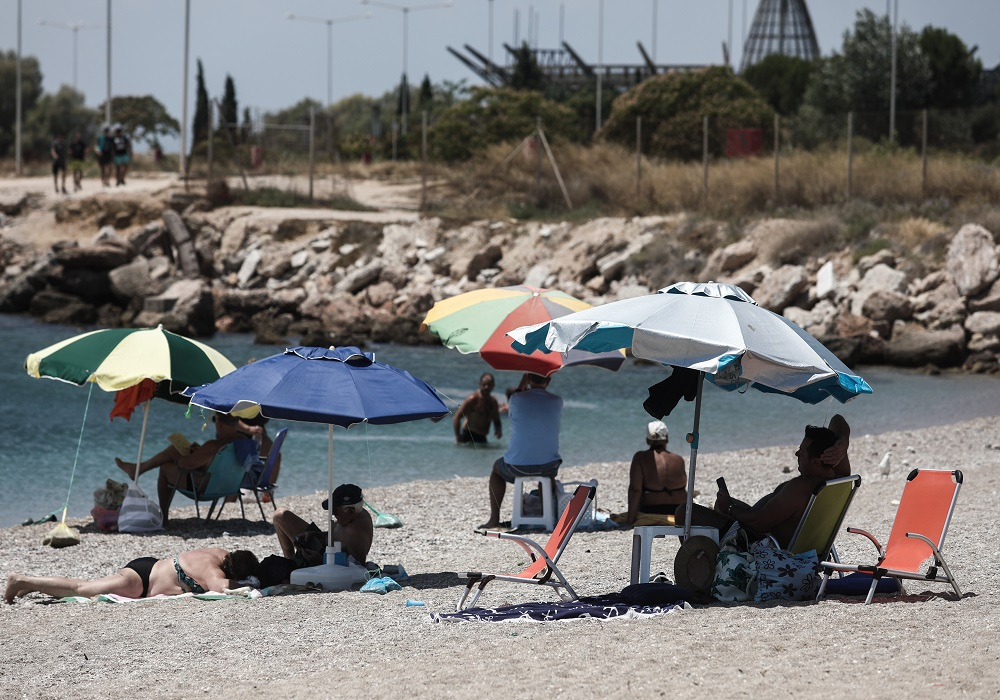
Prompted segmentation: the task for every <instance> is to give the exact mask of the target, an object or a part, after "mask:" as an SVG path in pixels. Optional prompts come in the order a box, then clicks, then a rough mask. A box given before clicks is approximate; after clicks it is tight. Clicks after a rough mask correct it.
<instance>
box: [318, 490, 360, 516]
mask: <svg viewBox="0 0 1000 700" xmlns="http://www.w3.org/2000/svg"><path fill="white" fill-rule="evenodd" d="M328 500H329V499H323V510H329V509H330V504H329V502H328ZM363 500H364V496H363V495H362V494H361V487H360V486H355V485H354V484H341V485H340V486H338V487H337V488H335V489H334V490H333V507H334V508H340V507H341V506H352V505H354V504H355V503H361V501H363Z"/></svg>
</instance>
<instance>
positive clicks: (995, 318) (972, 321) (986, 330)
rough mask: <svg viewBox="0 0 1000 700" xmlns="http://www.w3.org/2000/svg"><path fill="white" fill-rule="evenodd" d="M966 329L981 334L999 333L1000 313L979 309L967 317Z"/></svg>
mask: <svg viewBox="0 0 1000 700" xmlns="http://www.w3.org/2000/svg"><path fill="white" fill-rule="evenodd" d="M965 330H967V331H969V333H974V334H975V333H978V334H980V335H998V334H1000V313H997V312H996V311H977V312H976V313H974V314H971V315H970V316H969V317H968V318H966V319H965Z"/></svg>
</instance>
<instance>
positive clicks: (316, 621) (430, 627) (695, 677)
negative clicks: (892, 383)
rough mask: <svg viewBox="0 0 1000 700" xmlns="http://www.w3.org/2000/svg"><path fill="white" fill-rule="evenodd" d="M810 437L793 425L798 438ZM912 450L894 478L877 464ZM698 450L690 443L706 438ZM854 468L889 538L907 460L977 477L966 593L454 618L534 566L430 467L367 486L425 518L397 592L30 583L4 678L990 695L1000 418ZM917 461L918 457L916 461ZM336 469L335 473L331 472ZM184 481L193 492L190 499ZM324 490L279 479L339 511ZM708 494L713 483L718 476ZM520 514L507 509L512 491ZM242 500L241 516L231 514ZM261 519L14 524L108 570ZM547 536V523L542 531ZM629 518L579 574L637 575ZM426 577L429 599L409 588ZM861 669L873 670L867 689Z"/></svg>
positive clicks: (751, 460)
mask: <svg viewBox="0 0 1000 700" xmlns="http://www.w3.org/2000/svg"><path fill="white" fill-rule="evenodd" d="M792 442H796V443H797V442H798V435H790V437H789V443H790V444H791V443H792ZM889 449H892V450H893V453H894V455H895V468H894V469H893V472H892V474H891V475H890V476H889V477H888V478H883V477H881V476H880V475H879V474H878V473H877V470H876V465H877V464H878V461H879V459H880V458H881V456H882V455H883V454H884V452H885V451H886V450H889ZM793 451H794V447H791V446H789V447H784V448H772V449H755V450H746V451H741V452H731V453H721V454H704V453H703V454H701V455H699V462H698V473H699V479H698V484H699V487H700V488H701V489H702V490H703V491H704V492H706V494H708V493H709V492H711V496H712V497H714V490H713V489H712V488H711V486H710V485H712V484H713V482H714V479H715V478H716V477H717V476H720V475H725V476H726V479H727V482H728V483H729V487H730V490H731V491H732V493H733V494H734V495H735V496H738V497H743V498H745V499H748V498H754V497H757V496H759V495H763V494H764V493H766V492H767V491H769V490H770V489H771V488H773V486H774V485H775V484H776V483H778V482H779V481H781V480H782V479H783V478H787V477H785V476H784V475H783V474H782V473H781V469H782V467H784V466H786V465H788V466H794V461H793V458H792V452H793ZM686 456H687V455H686V453H685V457H686ZM852 456H853V457H852V458H853V462H854V464H855V471H857V472H858V473H860V474H862V476H863V479H864V481H863V484H862V488H861V490H860V491H859V493H858V496H857V498H856V499H855V501H854V505H853V506H852V509H851V513H850V514H849V515H848V524H850V525H853V526H857V527H862V528H864V529H867V530H870V531H871V532H873V533H875V534H876V535H880V536H882V537H883V539H884V537H885V536H886V535H887V534H888V531H889V527H890V525H891V522H892V518H893V516H894V515H895V507H896V502H897V501H898V498H899V496H900V494H901V492H902V488H903V483H904V479H905V474H906V472H907V471H908V470H909V469H910V468H913V467H926V468H941V469H953V468H960V469H961V470H962V471H963V472H964V474H965V486H964V488H963V490H962V492H961V495H960V496H959V501H958V508H957V511H956V515H955V518H954V520H953V522H952V527H951V530H950V532H949V536H948V540H947V544H946V547H945V554H946V555H947V557H948V560H949V563H950V564H951V567H952V570H953V571H954V573H955V575H956V576H957V577H958V580H959V584H960V586H961V587H962V591H963V594H964V595H963V597H962V599H961V600H955V599H954V595H953V594H951V593H950V589H949V588H948V587H947V586H943V585H938V584H933V585H930V586H925V585H922V584H921V583H919V582H913V583H911V584H910V585H909V592H910V595H908V596H905V597H902V598H896V599H892V600H890V599H888V598H876V601H875V604H874V605H871V606H868V607H865V606H863V605H861V602H862V601H860V600H855V599H847V598H831V599H829V600H827V601H824V602H822V603H820V604H813V603H794V604H784V605H778V604H767V605H754V604H744V605H713V606H709V607H695V608H694V609H692V610H686V611H681V612H674V613H670V614H668V615H665V616H662V617H659V618H654V619H648V620H619V621H611V622H598V621H593V620H579V621H568V622H553V623H514V624H479V623H465V624H435V623H431V622H430V621H429V616H428V614H427V611H428V610H431V611H435V610H436V611H442V612H443V611H450V610H452V609H453V607H454V604H455V601H456V600H457V598H458V596H459V593H460V580H459V579H458V578H457V576H456V575H455V573H454V572H455V571H460V570H468V569H485V570H490V569H494V570H515V569H514V567H515V566H519V565H520V563H523V561H524V557H523V556H519V552H520V549H519V548H517V547H516V546H514V545H512V544H511V543H508V542H498V541H496V540H485V539H484V538H482V537H478V536H476V535H474V534H473V528H474V526H475V525H476V524H477V523H479V522H482V521H483V520H484V518H485V515H486V478H485V469H484V476H483V478H481V479H468V478H464V479H454V480H451V481H441V482H427V481H421V482H414V483H410V484H405V485H399V486H393V487H386V488H372V489H366V496H367V498H368V500H369V501H370V502H372V503H374V504H375V505H376V506H378V507H379V508H380V509H381V510H384V511H387V512H390V513H393V514H395V515H398V516H399V517H401V518H402V519H403V520H404V522H405V527H403V528H402V529H398V530H382V529H380V530H377V531H376V539H375V543H374V547H373V550H372V554H371V558H372V559H373V560H375V561H378V562H380V563H382V564H403V565H404V566H405V568H406V570H407V571H408V572H409V574H410V576H411V582H410V584H409V585H408V586H406V587H404V589H403V590H402V591H398V592H394V593H389V594H387V595H384V596H380V595H377V594H372V593H358V592H355V591H344V592H339V593H310V594H300V595H290V596H282V597H273V598H261V599H257V600H224V601H214V602H208V601H198V600H175V601H155V600H152V601H141V602H138V603H129V604H124V605H112V604H104V603H91V604H58V605H43V604H40V601H41V600H43V598H42V597H41V596H37V595H31V596H28V597H27V598H25V599H21V600H19V601H18V602H17V603H16V604H15V605H12V606H0V624H2V628H3V644H2V648H3V653H2V654H0V697H4V698H9V697H10V698H13V697H24V698H60V699H62V698H67V697H72V698H105V697H110V696H112V695H119V696H120V695H123V694H128V695H134V696H135V697H152V698H192V697H213V696H214V697H225V698H259V697H273V698H321V697H323V698H325V697H333V696H338V697H340V696H345V695H352V696H361V695H364V696H365V697H373V698H381V697H408V696H409V697H412V696H417V697H470V696H471V697H475V696H485V697H493V696H496V695H498V694H500V693H503V694H506V695H508V696H510V697H527V696H532V697H539V696H541V695H542V694H544V695H545V696H546V697H567V698H590V697H594V698H596V697H604V696H618V695H620V694H622V693H625V694H626V695H627V696H630V697H642V696H647V697H654V696H659V695H663V694H665V693H669V694H671V695H674V694H676V693H677V692H678V691H680V692H681V693H684V692H685V691H695V692H697V693H698V694H699V696H701V695H702V694H705V695H711V696H715V697H750V696H753V697H757V696H760V695H762V694H763V693H765V692H766V693H769V695H768V697H792V696H801V695H802V694H804V693H806V692H809V691H812V692H823V691H825V692H830V693H833V692H837V691H836V690H835V688H837V687H841V688H843V687H844V686H843V685H841V684H848V685H847V688H851V687H852V686H854V684H856V683H863V684H864V690H863V694H864V695H866V696H868V697H895V696H899V695H907V696H910V697H932V696H933V697H954V696H957V695H960V694H965V695H971V696H983V697H985V696H990V697H993V696H995V695H996V694H997V688H998V687H1000V663H998V660H1000V631H998V628H1000V606H998V602H1000V583H998V576H997V574H996V565H995V562H996V561H997V560H998V558H1000V553H998V552H997V551H996V550H997V549H998V546H997V544H996V543H997V542H998V541H1000V523H998V519H997V517H996V511H997V503H998V501H997V492H998V488H1000V483H998V477H997V473H998V470H997V467H998V463H1000V425H998V422H997V419H996V418H987V419H979V420H974V421H970V422H966V423H961V424H958V425H953V426H946V427H939V428H934V429H925V430H921V431H919V432H916V431H914V432H905V431H904V432H896V433H887V434H883V435H875V436H866V435H864V434H863V431H861V430H858V429H857V428H856V429H855V435H854V439H853V444H852ZM903 459H906V460H908V461H909V467H905V466H903V465H902V463H901V462H902V460H903ZM562 477H563V478H564V480H571V479H584V478H586V479H590V478H597V479H598V480H599V482H600V486H599V488H598V506H599V507H600V508H601V509H603V510H610V511H614V512H617V511H621V510H623V509H624V507H625V491H626V485H627V469H626V465H625V464H623V463H605V464H594V465H590V466H587V467H576V468H567V469H564V470H563V473H562ZM320 486H322V485H320ZM179 500H181V501H182V502H183V501H184V499H179ZM320 500H321V499H320V498H318V497H299V498H279V503H280V505H283V506H288V507H291V508H293V509H295V510H296V511H301V512H303V513H304V514H305V515H306V516H307V517H312V518H314V519H315V520H317V521H320V522H321V511H320V508H319V502H320ZM702 500H703V501H704V500H706V499H705V497H703V498H702ZM504 506H505V509H504V511H503V515H502V517H505V518H509V514H510V497H509V496H508V498H507V500H506V502H505V504H504ZM233 516H236V517H233ZM248 516H249V517H250V522H249V523H244V522H243V521H241V520H240V519H239V517H238V512H237V509H235V508H234V507H233V506H232V505H230V506H228V507H227V510H226V513H225V515H224V518H223V520H222V521H221V522H219V523H212V524H210V525H205V526H202V525H200V524H199V523H197V522H196V521H195V520H194V509H193V507H190V508H183V509H180V510H178V511H177V513H176V516H175V517H176V521H175V522H174V523H172V525H171V529H170V530H168V531H166V532H164V533H159V534H152V535H120V534H118V535H113V534H102V533H100V532H99V531H97V530H95V529H94V527H93V524H92V523H90V522H89V521H84V520H80V521H76V522H74V523H73V524H74V525H76V526H78V527H80V528H81V530H82V531H83V533H84V534H83V542H82V544H80V545H79V546H75V547H70V548H67V549H60V550H53V549H50V548H48V547H43V546H42V545H41V540H42V537H43V536H44V534H45V532H47V531H48V529H49V528H50V527H51V526H50V525H48V524H46V525H36V526H28V527H15V528H10V529H6V530H0V572H2V573H3V574H4V577H3V578H4V580H5V579H6V574H7V573H8V572H10V571H22V572H27V573H34V574H64V575H72V576H100V575H106V574H107V573H110V572H111V571H113V570H115V569H117V568H119V567H120V566H121V565H122V564H123V563H124V562H126V561H128V560H129V559H131V558H133V557H136V556H142V555H154V556H159V557H163V556H170V555H173V554H174V553H175V552H177V551H180V550H183V549H189V548H197V547H206V546H219V547H224V548H227V549H237V548H248V549H251V550H253V551H254V552H256V553H257V554H258V555H259V556H261V557H263V556H266V555H268V554H273V553H278V549H277V541H276V539H275V537H274V535H273V530H272V528H271V526H270V525H269V524H265V523H261V522H260V520H259V513H256V514H255V513H252V512H251V511H250V510H249V509H248ZM542 537H543V538H544V536H542ZM631 539H632V536H631V532H629V531H628V530H620V531H610V532H608V531H605V532H581V533H578V534H577V535H576V537H575V538H574V540H573V542H572V543H571V545H570V548H569V549H568V550H567V552H566V554H565V555H564V557H563V560H562V564H564V571H565V572H566V574H567V575H568V576H569V577H570V578H571V581H572V582H573V583H574V585H575V586H576V587H577V591H578V592H579V593H580V594H581V595H595V594H600V593H608V592H614V591H619V590H621V589H622V588H623V587H625V586H626V585H627V584H628V583H629V560H630V559H629V558H630V548H631ZM657 545H658V546H657V547H656V548H654V556H657V557H660V558H662V560H661V561H654V570H658V569H665V570H667V571H671V570H672V561H673V555H674V552H675V551H676V543H675V542H672V541H666V540H658V541H657ZM838 548H839V549H840V551H841V554H842V557H843V558H844V559H845V560H848V561H849V560H854V559H859V558H864V559H868V558H869V556H870V545H868V544H867V542H866V541H865V540H863V538H860V537H856V536H851V535H846V534H844V535H842V536H841V537H840V538H839V540H838ZM551 596H552V593H551V592H550V591H548V590H538V589H535V588H531V587H528V586H523V585H514V584H505V583H502V582H495V583H493V584H491V585H490V587H489V588H488V589H487V592H486V593H485V594H484V596H483V598H482V602H483V603H484V604H487V605H500V604H507V603H518V602H525V601H528V600H550V599H552V598H551ZM407 598H414V599H419V600H423V601H426V603H427V607H426V608H414V607H409V608H408V607H406V606H405V604H404V602H405V600H406V599H407ZM857 690H859V689H858V688H856V687H854V689H853V690H848V692H855V691H857Z"/></svg>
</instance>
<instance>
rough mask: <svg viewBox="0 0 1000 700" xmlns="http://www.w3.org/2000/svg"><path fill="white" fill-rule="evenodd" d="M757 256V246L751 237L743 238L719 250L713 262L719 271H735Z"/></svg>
mask: <svg viewBox="0 0 1000 700" xmlns="http://www.w3.org/2000/svg"><path fill="white" fill-rule="evenodd" d="M755 257H757V246H756V244H755V243H754V240H753V239H752V238H743V239H741V240H739V241H736V242H735V243H731V244H730V245H727V246H726V247H725V248H723V249H722V250H721V251H719V256H718V259H717V260H716V261H715V264H716V265H717V266H718V269H719V271H720V272H724V273H730V272H736V271H737V270H739V269H740V268H741V267H743V266H744V265H746V264H747V263H749V262H751V261H753V259H754V258H755Z"/></svg>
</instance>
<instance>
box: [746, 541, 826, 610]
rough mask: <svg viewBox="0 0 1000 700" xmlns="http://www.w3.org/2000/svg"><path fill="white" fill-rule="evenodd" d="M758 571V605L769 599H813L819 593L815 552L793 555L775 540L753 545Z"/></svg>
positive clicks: (818, 570)
mask: <svg viewBox="0 0 1000 700" xmlns="http://www.w3.org/2000/svg"><path fill="white" fill-rule="evenodd" d="M750 553H751V554H752V555H753V559H754V564H755V565H756V568H757V574H756V578H757V591H756V593H755V594H754V597H753V599H754V602H755V603H766V602H767V601H769V600H813V599H814V598H815V597H816V594H817V593H818V592H819V584H820V568H819V559H818V558H817V556H816V550H815V549H811V550H809V551H808V552H803V553H802V554H792V553H791V552H789V551H787V550H784V549H782V548H781V547H779V546H778V543H777V542H776V541H775V540H774V538H773V537H765V538H764V539H762V540H760V541H758V542H754V543H753V544H752V545H750Z"/></svg>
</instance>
